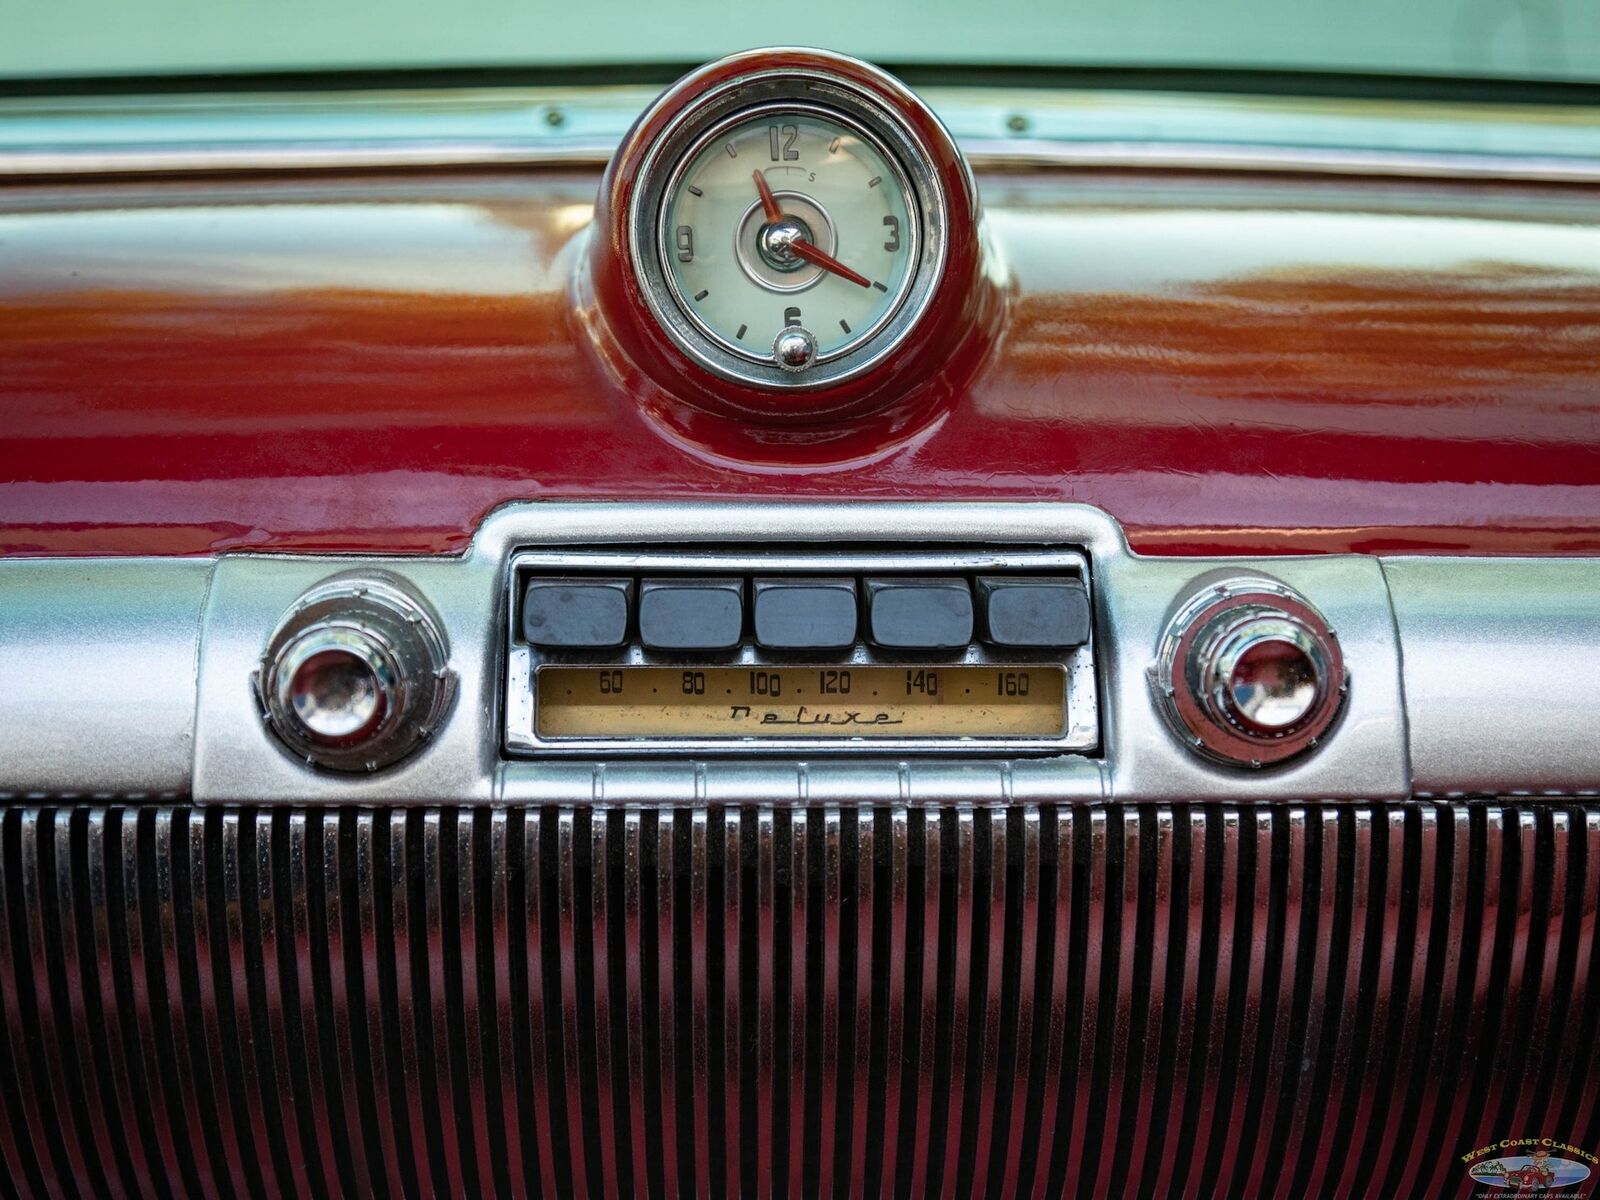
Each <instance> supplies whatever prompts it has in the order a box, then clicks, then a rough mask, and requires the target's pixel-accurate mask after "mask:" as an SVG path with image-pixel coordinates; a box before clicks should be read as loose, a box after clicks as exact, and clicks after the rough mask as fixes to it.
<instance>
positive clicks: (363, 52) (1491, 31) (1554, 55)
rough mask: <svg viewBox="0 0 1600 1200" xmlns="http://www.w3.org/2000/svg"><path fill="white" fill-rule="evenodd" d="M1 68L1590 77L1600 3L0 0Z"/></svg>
mask: <svg viewBox="0 0 1600 1200" xmlns="http://www.w3.org/2000/svg"><path fill="white" fill-rule="evenodd" d="M0 31H3V33H0V78H28V77H49V76H82V75H147V74H195V73H211V72H248V73H256V72H268V71H336V70H343V69H410V68H455V67H487V66H494V67H513V68H515V67H530V66H532V67H539V66H604V65H608V64H637V63H692V62H698V61H702V60H705V59H709V58H714V57H716V56H718V55H721V54H724V53H727V52H729V51H732V50H737V49H741V48H744V47H749V46H761V45H773V44H791V45H815V46H825V47H828V48H830V49H835V50H841V51H844V52H846V53H851V54H856V55H859V56H861V57H864V58H869V59H872V60H875V61H878V62H883V63H889V64H907V63H911V64H951V65H972V64H978V65H984V64H988V65H998V66H1005V65H1030V66H1037V67H1054V66H1073V67H1133V68H1181V69H1195V68H1198V69H1216V70H1254V71H1320V72H1359V73H1377V74H1385V75H1419V76H1446V77H1458V78H1459V77H1468V78H1504V79H1525V80H1553V81H1570V82H1600V3H1597V2H1596V0H1211V2H1207V0H872V2H871V3H863V2H862V0H808V2H807V3H804V4H799V5H796V4H784V5H768V4H760V3H754V2H751V0H533V2H529V0H453V2H452V3H441V2H439V0H434V2H432V3H425V2H423V0H0Z"/></svg>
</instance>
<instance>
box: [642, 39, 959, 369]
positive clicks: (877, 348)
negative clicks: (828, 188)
mask: <svg viewBox="0 0 1600 1200" xmlns="http://www.w3.org/2000/svg"><path fill="white" fill-rule="evenodd" d="M775 110H782V111H812V112H814V113H816V114H817V115H822V116H825V117H827V118H828V119H831V120H835V121H839V122H840V123H841V124H844V125H846V126H849V127H851V128H853V129H855V130H856V131H857V132H859V133H861V134H862V135H863V136H864V137H866V138H867V139H868V140H869V141H870V142H871V143H872V144H873V146H874V148H875V149H877V150H878V152H879V153H880V154H882V155H883V156H884V159H885V160H886V161H887V162H888V163H889V165H890V167H891V168H892V169H896V170H897V171H898V172H899V175H900V179H899V182H900V184H901V186H902V187H903V188H904V189H905V194H906V196H907V199H908V204H907V211H908V213H910V214H911V215H912V218H913V224H914V225H915V237H916V242H915V246H914V249H913V252H914V254H915V255H916V262H915V264H914V266H913V269H912V270H911V271H910V272H909V273H908V274H907V276H906V279H905V281H904V283H903V285H902V287H901V294H900V296H899V297H898V299H897V301H896V302H895V303H894V304H893V305H891V306H890V307H889V308H888V309H887V310H886V312H885V314H884V316H883V318H881V319H880V320H879V321H878V322H876V323H875V324H874V327H873V330H872V332H870V333H869V334H868V335H867V336H864V337H862V338H859V339H857V340H856V341H855V342H854V343H853V344H852V345H851V346H849V347H847V348H845V349H843V350H836V351H833V352H832V353H830V354H829V355H827V356H824V357H822V358H819V360H818V361H817V362H816V364H815V365H813V366H812V367H810V368H808V369H807V370H805V371H803V372H792V371H788V370H785V369H784V368H782V367H780V366H779V365H778V364H777V363H776V362H774V361H771V360H770V359H769V360H766V361H762V360H759V359H757V358H755V357H754V356H753V355H751V354H749V353H748V352H744V353H741V352H737V351H734V350H731V349H729V348H728V347H727V346H726V345H725V344H723V343H722V341H721V339H720V338H718V337H717V336H716V335H715V334H714V333H713V332H712V331H711V330H710V329H709V328H708V327H707V326H706V325H705V324H704V323H703V322H702V321H700V320H699V319H698V318H697V317H696V316H695V315H694V314H693V313H692V312H691V311H690V310H689V309H688V306H687V304H686V303H685V302H684V300H683V298H682V296H681V293H680V292H679V291H678V289H677V287H676V283H675V281H674V280H673V279H672V273H671V271H670V270H669V269H668V268H667V265H666V261H665V259H664V255H666V254H667V253H669V252H670V244H669V240H667V238H666V232H665V227H664V222H665V221H666V219H667V202H668V199H669V197H670V196H672V195H673V194H674V189H675V186H676V184H677V182H678V181H680V180H681V178H682V175H683V173H684V172H685V171H686V170H687V169H688V167H689V165H690V164H691V163H692V162H693V161H694V159H695V157H696V155H698V153H699V152H700V150H701V148H702V147H703V146H704V145H705V143H706V142H707V141H708V140H710V139H711V138H713V137H715V136H716V135H717V133H718V132H719V131H724V130H726V129H727V128H729V127H731V126H733V125H738V124H742V123H744V122H745V121H747V120H750V119H754V118H756V117H759V116H760V115H761V114H762V113H765V112H772V111H775ZM638 180H639V185H638V187H637V188H636V189H635V190H634V192H633V195H632V197H631V199H630V203H629V209H628V231H629V239H628V241H629V246H628V251H629V259H630V261H631V264H632V267H633V271H634V274H635V277H636V280H637V283H638V286H639V290H640V292H641V294H642V296H643V299H644V301H645V304H646V305H647V307H648V308H649V311H650V313H651V315H652V316H653V317H654V318H655V320H656V322H657V324H658V325H659V326H660V327H661V329H662V330H663V331H664V332H665V333H666V334H667V336H668V338H670V339H671V341H672V342H673V344H674V345H675V346H676V347H677V348H678V349H679V350H680V351H682V352H683V353H684V354H685V355H687V356H688V357H689V358H690V359H691V360H692V361H694V362H695V363H696V364H698V365H699V366H701V367H702V368H704V369H705V370H707V371H709V372H711V373H712V374H714V375H716V376H718V377H719V378H722V379H725V380H728V381H730V382H733V383H738V384H742V385H745V386H748V387H754V388H759V389H762V390H765V391H771V392H796V391H815V390H819V389H824V388H828V387H832V386H834V385H837V384H840V383H844V382H846V381H848V380H853V379H857V378H859V377H861V376H863V375H866V374H868V373H869V372H872V371H873V370H874V369H875V368H878V367H880V366H881V365H882V364H883V363H884V361H885V360H886V359H887V358H888V357H889V356H890V355H892V354H893V353H894V352H895V350H896V349H898V348H899V347H900V346H902V345H903V344H904V343H905V341H906V339H907V338H908V337H909V336H910V335H911V334H912V332H913V331H914V330H915V329H916V328H917V326H918V325H919V324H920V323H921V322H922V320H923V318H924V317H926V316H927V314H928V311H929V309H930V308H931V307H932V301H933V298H934V295H935V293H936V292H937V290H938V287H939V283H940V281H941V280H942V279H943V277H944V272H945V266H946V258H947V252H948V240H949V238H948V230H949V216H948V202H947V197H946V195H945V191H944V187H943V185H942V183H941V181H940V178H939V172H938V170H937V169H936V167H935V165H934V159H933V157H932V155H931V154H930V153H929V152H928V150H927V148H926V147H925V146H924V145H923V143H922V141H921V139H920V138H919V137H918V136H917V134H916V131H915V130H914V129H913V128H912V127H911V125H910V124H909V123H907V122H905V121H904V120H902V119H901V118H900V116H899V114H898V113H896V112H894V111H892V110H891V109H890V108H889V107H887V106H885V105H884V104H882V103H880V102H879V101H878V100H877V99H876V98H875V97H874V96H873V95H872V94H871V93H869V92H868V91H866V90H865V89H863V88H860V87H858V86H856V85H855V84H853V83H852V82H851V81H850V80H848V79H846V78H844V77H842V76H839V75H836V74H833V73H831V72H826V71H822V70H817V69H814V68H806V67H795V68H774V69H769V70H764V71H758V72H754V73H751V74H748V75H741V76H736V77H734V78H732V79H729V80H727V81H725V82H724V83H722V84H721V85H719V86H717V87H715V88H713V89H711V90H709V91H707V92H705V93H704V94H703V95H701V96H700V97H698V98H697V99H696V100H695V101H693V102H692V103H690V104H688V105H687V106H686V107H684V108H683V109H682V110H681V111H680V112H678V113H677V114H676V115H675V116H674V118H673V119H672V121H671V122H670V123H669V124H668V125H667V126H666V127H665V128H664V129H663V130H662V131H661V133H660V134H659V135H658V136H657V137H656V138H655V140H654V142H653V144H652V145H651V147H650V149H649V151H648V153H647V154H646V156H645V158H644V160H643V163H642V165H641V168H640V171H639V175H638ZM912 202H914V203H912Z"/></svg>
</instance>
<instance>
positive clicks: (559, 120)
mask: <svg viewBox="0 0 1600 1200" xmlns="http://www.w3.org/2000/svg"><path fill="white" fill-rule="evenodd" d="M544 123H545V124H546V125H548V126H550V128H551V129H560V128H561V127H562V126H563V125H565V124H566V123H567V114H566V113H564V112H562V111H561V110H560V109H559V108H556V107H555V106H554V105H552V106H551V107H549V108H547V109H545V110H544Z"/></svg>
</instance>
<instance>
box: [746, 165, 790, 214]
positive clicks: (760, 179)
mask: <svg viewBox="0 0 1600 1200" xmlns="http://www.w3.org/2000/svg"><path fill="white" fill-rule="evenodd" d="M751 174H752V175H754V176H755V180H756V191H758V192H760V193H761V211H762V212H763V213H764V214H765V215H766V218H767V223H768V224H769V225H776V224H777V223H778V222H779V221H781V220H783V208H782V207H781V206H780V205H779V204H778V198H777V197H776V196H774V195H773V194H772V185H771V184H769V183H768V182H767V177H766V176H765V175H763V174H762V173H761V172H760V171H752V172H751Z"/></svg>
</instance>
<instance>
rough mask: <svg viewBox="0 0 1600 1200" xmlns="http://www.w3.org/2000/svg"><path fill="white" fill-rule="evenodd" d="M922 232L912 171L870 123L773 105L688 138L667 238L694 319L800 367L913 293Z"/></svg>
mask: <svg viewBox="0 0 1600 1200" xmlns="http://www.w3.org/2000/svg"><path fill="white" fill-rule="evenodd" d="M918 234H919V230H918V209H917V202H916V198H915V195H914V193H913V192H912V190H911V185H910V183H909V181H908V179H907V176H906V173H905V171H904V170H903V169H902V167H901V165H900V164H899V162H898V161H897V160H896V159H895V158H894V156H893V155H892V153H891V152H889V151H888V150H887V149H885V148H884V147H883V146H882V144H881V143H880V142H879V141H878V140H877V139H876V138H874V137H872V136H871V134H870V133H869V132H868V131H867V130H866V129H865V128H863V127H862V126H861V125H860V124H859V123H857V122H854V121H851V120H849V119H847V118H846V117H844V116H843V115H842V114H839V113H834V112H830V111H828V110H826V109H818V108H809V107H800V106H792V107H770V108H767V109H765V110H764V111H762V112H760V113H757V114H753V115H750V114H747V115H743V116H739V117H735V118H734V119H733V120H732V121H730V122H726V123H724V124H722V125H719V126H718V127H716V128H714V129H713V130H711V131H710V132H709V133H707V134H706V135H704V136H703V137H702V138H700V139H699V141H698V142H696V143H695V144H694V145H693V146H692V147H691V148H690V149H689V151H688V153H687V154H686V155H685V156H684V160H683V163H682V166H681V169H679V170H678V171H677V172H676V174H675V175H674V177H673V179H672V181H671V183H670V184H669V185H668V188H667V192H666V195H665V197H664V199H663V206H662V217H661V223H660V229H659V238H658V251H659V254H660V256H661V263H662V273H663V275H664V276H665V278H666V280H667V282H668V283H669V285H670V288H671V291H672V300H673V303H675V304H676V305H677V306H678V307H679V309H680V310H681V311H682V313H683V314H684V316H685V317H687V318H688V319H689V321H690V322H691V323H692V325H693V326H694V328H695V329H697V330H698V331H699V332H700V333H701V334H702V335H703V336H705V337H706V338H707V339H709V340H710V341H712V342H713V343H715V344H716V345H717V346H718V347H719V348H721V349H722V350H724V351H725V352H727V353H729V354H732V355H735V356H737V357H738V358H741V359H744V360H747V361H750V362H753V363H770V364H776V365H777V366H779V367H780V368H783V369H785V370H787V371H789V372H792V373H796V374H798V373H802V372H804V371H807V370H809V369H810V368H812V367H813V366H816V365H820V364H824V363H828V362H831V361H834V360H836V359H838V358H840V357H841V356H843V355H847V354H849V353H851V352H852V351H854V350H857V349H859V348H861V347H863V346H866V345H868V344H869V343H871V342H872V341H873V339H874V338H875V337H876V336H877V335H878V334H879V332H880V331H881V330H882V329H883V328H884V326H885V325H886V324H887V323H888V322H889V321H890V319H891V318H892V317H893V316H894V315H895V313H896V311H897V310H898V309H899V308H900V306H901V305H902V304H903V303H904V301H905V297H906V293H907V291H908V289H909V288H910V285H911V282H912V279H913V278H914V276H915V274H916V271H917V268H918V263H919V257H918V247H919V242H920V239H919V236H918Z"/></svg>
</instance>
